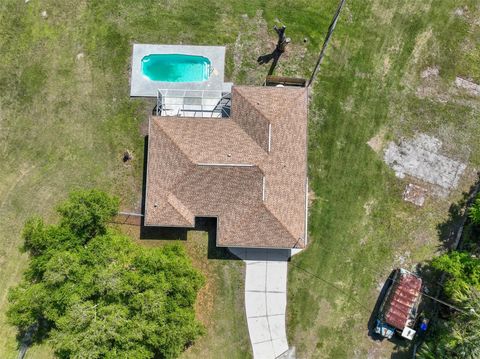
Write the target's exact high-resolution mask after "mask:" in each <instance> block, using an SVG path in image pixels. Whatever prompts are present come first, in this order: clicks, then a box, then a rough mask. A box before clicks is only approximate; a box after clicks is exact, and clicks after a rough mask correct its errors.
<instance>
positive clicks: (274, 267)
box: [266, 261, 287, 292]
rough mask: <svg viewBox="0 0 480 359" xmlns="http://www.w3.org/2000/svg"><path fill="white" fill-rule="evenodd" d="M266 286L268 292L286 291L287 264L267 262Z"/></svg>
mask: <svg viewBox="0 0 480 359" xmlns="http://www.w3.org/2000/svg"><path fill="white" fill-rule="evenodd" d="M266 284H267V287H266V289H267V291H268V292H285V291H286V290H287V262H278V261H275V262H267V279H266Z"/></svg>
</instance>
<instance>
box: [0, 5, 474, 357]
mask: <svg viewBox="0 0 480 359" xmlns="http://www.w3.org/2000/svg"><path fill="white" fill-rule="evenodd" d="M463 6H468V8H467V9H463V10H462V11H461V13H462V14H461V15H456V14H455V10H456V9H457V8H463ZM335 7H336V1H332V0H328V1H309V0H300V1H293V0H289V1H283V2H278V1H272V0H252V1H248V2H240V1H225V0H223V1H220V0H211V1H210V0H209V1H199V0H185V1H180V0H162V1H153V0H151V1H149V0H143V1H136V0H135V1H134V0H123V1H117V0H104V1H93V0H92V1H86V0H76V1H73V0H63V1H58V0H44V1H40V0H31V1H30V2H28V3H24V1H18V0H4V1H2V2H0V53H1V54H2V56H0V168H1V173H0V216H1V218H2V225H1V226H0V295H1V296H0V353H1V354H2V357H5V358H15V357H16V346H17V343H16V341H15V330H14V328H11V327H9V326H8V325H7V324H6V322H5V309H6V305H7V298H6V293H7V289H8V288H9V287H10V286H12V285H14V284H15V283H17V282H18V280H19V278H20V277H21V274H22V271H23V269H24V268H25V264H26V260H27V258H26V257H25V256H24V255H21V254H20V253H19V251H18V248H19V246H20V244H21V238H20V230H21V228H22V225H23V222H24V220H25V219H26V218H27V217H28V216H30V215H32V214H35V213H36V214H40V215H43V216H45V217H47V218H51V217H52V216H53V210H52V209H53V206H54V205H55V203H57V202H59V201H60V200H62V199H63V198H64V197H65V196H66V194H67V193H68V191H69V190H71V189H72V188H76V187H92V186H95V187H99V188H101V189H104V190H107V191H109V192H112V193H114V194H117V195H119V196H121V198H122V208H124V209H125V210H135V209H138V208H139V205H140V191H141V177H142V166H143V136H142V134H141V133H142V128H144V124H145V122H146V120H147V116H148V113H149V112H150V111H151V104H149V103H147V102H146V101H142V100H131V99H129V97H128V93H129V61H130V60H129V57H130V52H131V45H132V44H133V43H134V42H144V43H184V44H205V45H207V44H208V45H222V44H225V45H226V46H227V64H226V67H227V75H228V77H229V80H233V81H234V82H235V83H246V84H261V83H262V81H263V77H264V75H265V73H266V72H267V71H268V66H264V67H261V68H259V67H258V66H257V65H256V58H257V57H258V56H259V55H261V54H264V53H267V52H269V51H271V50H272V49H273V46H274V45H273V42H274V41H275V38H274V36H273V35H274V33H273V31H272V30H271V27H272V26H273V24H274V23H275V20H276V19H277V18H278V19H280V20H282V21H283V22H285V24H286V25H287V27H288V28H287V34H288V36H290V37H291V38H292V44H291V45H289V51H287V53H286V54H285V55H284V56H283V57H282V59H281V60H280V64H279V67H278V74H284V75H296V76H307V75H308V73H309V70H310V69H311V68H312V67H313V64H314V62H315V56H316V55H317V53H318V51H319V48H320V46H321V43H322V40H323V37H324V33H325V30H326V29H327V27H328V23H329V21H330V18H331V15H332V13H333V11H334V9H335ZM43 11H46V17H43V16H42V12H43ZM478 17H479V8H478V5H476V4H475V1H473V0H470V1H464V2H462V3H461V4H459V3H458V1H453V0H444V1H441V2H438V1H437V2H434V1H433V0H430V1H428V0H427V1H422V2H418V1H414V0H408V1H403V2H395V1H391V0H385V1H380V0H374V1H370V2H368V3H367V2H358V1H356V2H354V1H347V6H346V8H345V9H344V12H343V14H342V16H341V20H340V22H339V24H338V26H337V29H336V33H335V35H334V38H333V40H332V42H331V47H330V48H329V50H328V52H327V56H326V59H325V63H324V65H323V66H322V69H321V72H320V77H319V80H318V81H317V82H316V83H315V88H314V96H313V100H312V107H311V116H310V137H309V141H310V143H309V172H310V179H311V181H310V184H311V187H312V190H313V191H314V192H315V197H316V200H315V201H314V204H313V207H312V210H311V215H310V232H311V235H310V242H311V243H310V246H309V248H308V249H307V250H306V251H305V252H304V253H302V254H300V255H299V256H298V257H296V258H295V259H294V260H293V262H292V265H291V266H290V273H289V289H290V294H289V304H288V306H289V307H288V313H289V323H288V330H289V337H290V341H291V343H292V344H293V345H295V346H296V347H297V352H298V357H299V358H314V357H325V358H335V357H338V358H345V357H354V356H355V355H356V356H357V357H358V358H363V357H365V356H366V354H367V352H369V353H370V354H371V355H372V357H385V356H388V355H389V354H388V355H387V354H385V353H389V352H391V351H392V347H391V346H388V345H381V346H379V345H378V344H372V343H371V342H370V341H369V339H368V337H367V336H366V321H367V320H368V317H369V315H370V310H371V308H372V307H373V303H374V301H375V298H376V295H377V293H378V292H377V286H378V283H379V282H380V281H381V280H382V279H384V278H385V276H386V275H387V274H388V272H389V270H390V269H391V268H393V267H394V266H395V265H399V264H401V263H400V262H399V261H400V259H399V256H400V255H401V256H404V257H406V262H405V265H406V266H410V265H411V264H412V263H415V262H417V261H420V260H423V259H425V258H429V257H431V256H432V253H433V252H434V251H435V250H436V248H437V246H438V244H439V241H438V238H437V230H436V225H437V224H438V223H439V222H441V221H442V220H444V219H445V218H446V216H447V211H448V207H449V204H450V202H454V201H455V200H456V198H457V197H458V196H459V193H458V192H455V193H453V194H452V196H451V197H450V198H446V199H429V200H428V202H427V204H426V206H425V207H424V208H422V209H415V208H413V207H412V206H409V205H406V204H404V203H403V202H401V200H400V195H401V192H402V189H403V185H404V182H401V181H399V180H397V179H395V178H394V176H393V173H392V172H391V171H390V170H389V169H388V168H387V167H386V166H385V165H384V164H383V162H382V161H381V156H379V155H378V154H377V153H375V152H374V151H373V150H372V149H371V148H370V147H368V146H367V145H366V142H367V141H368V140H369V139H371V138H372V137H374V136H375V135H377V134H378V133H382V134H384V136H383V137H384V139H385V140H388V139H397V138H399V137H400V136H403V135H405V136H411V135H412V134H413V133H415V132H416V131H420V132H426V133H428V134H431V135H434V136H437V137H438V138H439V139H441V140H443V141H444V146H446V150H448V152H449V153H450V154H451V155H452V156H453V157H456V158H458V159H461V160H464V161H468V163H469V165H470V167H469V169H470V172H471V168H473V167H475V166H476V167H478V165H479V164H480V156H479V155H478V153H479V142H478V138H479V137H478V136H479V135H480V130H479V127H478V112H479V104H478V98H476V99H475V98H472V97H469V96H467V95H464V94H461V93H458V91H455V90H454V88H453V86H452V82H453V80H454V78H455V76H457V75H460V76H464V77H471V78H472V79H473V80H475V81H477V82H478V81H480V68H479V63H480V50H479V45H478V44H479V43H480V39H479V28H478V27H479V25H478V21H477V24H475V19H477V18H478ZM304 39H305V40H306V42H304ZM428 66H438V67H439V68H440V76H439V77H438V78H437V79H435V80H434V81H433V80H429V81H427V82H425V80H422V79H421V76H420V73H421V71H422V70H424V69H425V68H427V67H428ZM421 86H423V87H426V90H428V91H424V92H425V93H426V94H427V96H423V97H422V96H419V94H418V88H419V87H421ZM445 99H446V101H445ZM126 149H128V150H130V151H132V152H133V155H134V159H133V161H131V162H130V163H129V164H128V165H124V164H123V163H122V161H121V157H122V154H123V152H124V151H125V150H126ZM470 172H468V173H470ZM469 180H471V176H470V177H469V176H466V177H465V181H464V182H463V183H462V188H466V187H468V185H469ZM199 238H200V239H199ZM201 238H203V239H205V241H204V242H202V239H201ZM187 242H188V241H187ZM188 243H189V244H188V245H187V246H190V248H193V249H192V251H191V253H192V256H193V257H194V258H195V256H196V259H195V262H196V263H197V265H198V266H199V267H200V268H203V269H204V270H205V272H206V273H208V275H210V277H211V278H214V280H213V281H212V282H210V284H209V287H208V288H207V289H205V293H204V294H203V296H201V300H205V301H207V302H208V303H210V304H209V305H206V306H205V308H208V309H204V308H199V316H200V317H202V315H203V316H204V317H203V318H204V319H205V321H204V322H205V323H206V325H207V334H206V336H205V337H203V338H202V339H200V341H199V342H198V343H197V344H196V345H194V346H193V347H192V348H190V349H189V350H188V351H187V352H186V353H185V355H184V357H185V358H195V357H205V358H225V357H232V358H244V357H248V356H249V355H251V354H250V348H249V345H248V337H247V331H246V327H245V321H244V318H243V317H242V316H241V310H242V308H243V292H242V287H241V285H239V283H238V282H239V280H240V279H241V277H242V265H241V263H239V262H237V261H233V262H232V261H222V260H214V261H211V260H207V258H206V255H205V256H200V255H199V253H205V251H206V248H205V243H206V238H205V237H195V238H192V240H191V241H190V242H188ZM202 243H204V244H202ZM197 245H198V246H199V247H198V248H196V247H195V246H197ZM202 246H203V247H202ZM195 248H196V249H195ZM407 251H408V252H409V253H410V254H409V255H406V252H407ZM202 258H203V259H202ZM202 303H203V302H202ZM205 313H210V314H209V315H210V320H208V319H206V318H207V317H208V315H205ZM377 352H378V353H377ZM27 357H29V358H50V357H52V353H51V351H50V350H49V348H47V347H46V346H34V347H32V348H31V349H30V350H29V352H28V354H27Z"/></svg>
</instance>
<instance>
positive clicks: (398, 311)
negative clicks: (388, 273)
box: [385, 272, 422, 330]
mask: <svg viewBox="0 0 480 359" xmlns="http://www.w3.org/2000/svg"><path fill="white" fill-rule="evenodd" d="M421 287H422V280H421V279H420V278H418V277H416V276H415V275H413V274H411V273H408V272H403V273H400V276H399V277H397V278H396V282H394V283H393V288H392V292H391V293H390V298H389V303H388V304H387V305H386V312H385V322H386V323H387V324H389V325H391V326H393V327H395V328H397V329H400V330H403V328H405V327H406V326H407V322H408V319H409V316H410V312H411V310H412V308H413V307H414V306H415V304H416V302H417V299H418V297H419V296H420V289H421Z"/></svg>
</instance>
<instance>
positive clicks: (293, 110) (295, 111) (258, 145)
mask: <svg viewBox="0 0 480 359" xmlns="http://www.w3.org/2000/svg"><path fill="white" fill-rule="evenodd" d="M231 113H232V117H231V118H229V119H203V118H188V117H152V118H151V119H150V129H149V140H148V147H149V148H148V163H147V196H146V205H145V224H146V225H156V226H183V227H193V226H194V217H195V216H198V217H217V218H218V222H217V225H218V231H217V245H219V246H239V247H267V248H292V247H297V248H303V247H304V245H305V221H306V218H305V216H306V205H307V204H306V161H307V157H306V156H307V153H306V139H307V137H306V131H307V92H306V89H299V88H274V87H244V86H241V87H239V86H235V87H234V88H233V91H232V112H231Z"/></svg>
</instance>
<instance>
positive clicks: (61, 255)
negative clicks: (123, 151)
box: [8, 191, 203, 358]
mask: <svg viewBox="0 0 480 359" xmlns="http://www.w3.org/2000/svg"><path fill="white" fill-rule="evenodd" d="M117 209H118V200H117V199H116V198H112V197H110V196H108V195H106V194H105V193H102V192H99V191H81V192H74V193H72V194H71V195H70V197H69V198H68V200H67V201H66V202H65V203H63V204H62V205H61V206H59V213H60V216H61V219H60V224H59V225H45V224H44V223H43V221H42V220H41V219H39V218H34V219H31V220H30V221H28V222H27V224H26V225H25V229H24V232H23V235H24V238H25V244H24V250H26V251H28V252H29V254H30V257H31V258H30V264H29V268H28V270H27V272H26V274H25V277H24V279H23V281H22V282H21V283H20V285H18V286H17V287H16V288H13V289H11V290H10V292H9V301H10V307H9V310H8V318H9V321H10V323H12V324H13V325H15V326H17V328H18V330H19V331H20V333H21V334H22V333H25V332H26V331H27V330H29V328H38V330H37V332H36V336H35V338H36V339H37V340H41V339H46V340H47V341H48V342H49V343H51V344H52V345H53V347H54V350H55V353H56V355H57V356H58V357H60V358H71V357H77V358H83V357H88V358H153V357H162V358H175V357H177V356H178V355H179V354H180V353H181V352H182V351H183V350H184V349H185V347H186V346H188V345H189V344H190V343H192V342H193V341H194V340H195V339H196V338H197V337H198V336H199V335H200V334H201V333H202V331H203V329H202V326H201V325H200V324H199V323H198V322H197V321H196V319H195V312H194V304H195V300H196V297H197V293H198V290H199V289H200V287H201V286H202V285H203V277H202V276H201V275H200V274H199V273H198V272H197V271H196V270H195V269H194V268H193V267H192V265H191V263H190V261H189V260H188V258H187V256H186V253H185V252H184V250H183V248H182V247H180V246H166V247H163V248H148V249H147V248H144V247H141V246H139V245H137V244H135V243H134V242H133V241H132V240H131V239H129V238H128V237H126V236H124V235H122V234H119V233H115V232H113V231H112V230H109V229H108V227H107V223H108V221H109V220H110V219H111V217H112V216H113V215H114V214H115V213H116V211H117Z"/></svg>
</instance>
